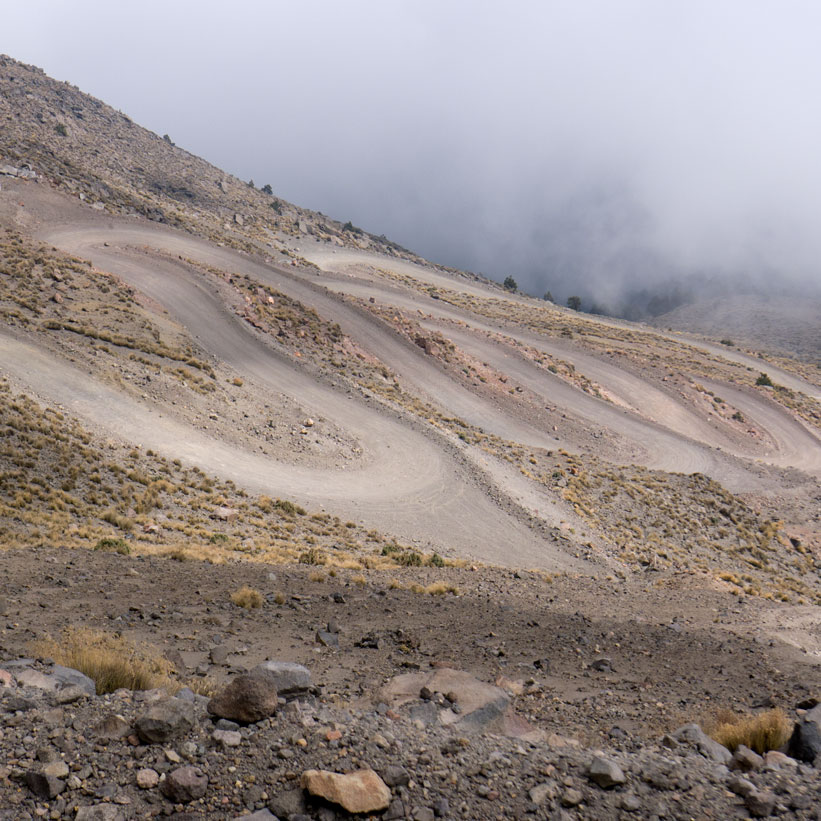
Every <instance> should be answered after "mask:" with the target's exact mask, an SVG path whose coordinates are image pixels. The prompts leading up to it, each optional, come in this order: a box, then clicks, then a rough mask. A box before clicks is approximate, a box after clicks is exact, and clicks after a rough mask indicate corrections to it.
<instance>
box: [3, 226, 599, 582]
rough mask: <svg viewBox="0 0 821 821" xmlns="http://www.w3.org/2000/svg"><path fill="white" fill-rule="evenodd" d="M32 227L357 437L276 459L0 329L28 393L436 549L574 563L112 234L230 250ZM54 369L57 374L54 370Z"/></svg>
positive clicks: (229, 260) (435, 455)
mask: <svg viewBox="0 0 821 821" xmlns="http://www.w3.org/2000/svg"><path fill="white" fill-rule="evenodd" d="M41 238H42V239H44V240H45V241H47V242H49V243H51V244H53V245H55V246H57V247H60V248H61V249H63V250H65V251H67V252H70V253H74V254H77V255H80V256H83V257H86V258H89V259H91V260H92V262H93V263H94V264H95V266H97V267H98V268H101V269H103V270H108V271H111V272H112V273H115V274H116V275H117V276H119V277H121V278H122V279H123V280H125V281H126V282H128V283H129V284H131V285H133V286H134V287H136V288H138V289H139V290H141V291H142V292H144V293H145V294H146V295H147V296H149V297H150V298H151V299H153V300H155V301H156V302H157V303H159V304H160V305H162V306H163V307H165V308H166V309H167V310H168V311H169V313H171V314H172V315H173V316H174V317H175V318H176V319H177V320H178V321H179V322H180V323H181V324H183V325H184V326H185V327H186V328H187V330H188V331H189V332H190V334H191V335H192V336H193V337H194V338H195V339H196V340H197V341H198V342H199V344H200V345H201V346H202V347H203V348H204V350H206V351H207V352H208V353H210V354H211V355H213V356H215V357H217V358H218V359H220V360H221V361H223V362H225V363H227V364H229V365H231V366H232V367H234V368H235V369H237V370H238V371H239V372H240V373H243V374H247V375H248V376H249V377H252V378H253V379H254V380H255V381H256V382H258V383H259V384H261V385H264V386H266V387H268V388H270V389H271V390H272V391H276V392H278V393H283V394H287V395H288V396H289V397H291V398H293V399H294V400H295V401H297V402H299V403H300V404H301V405H302V406H303V407H304V408H305V409H306V412H308V413H312V412H313V413H316V414H317V415H324V416H326V417H328V418H330V419H332V420H333V422H334V424H336V425H338V426H339V427H341V428H343V429H344V430H346V432H347V433H348V434H349V435H351V436H353V437H355V438H356V439H357V440H358V441H359V443H360V445H361V447H362V449H363V457H362V459H361V461H360V462H358V463H355V464H353V465H351V467H349V468H346V469H345V470H338V469H335V468H332V467H329V468H328V469H322V470H320V469H308V468H300V467H295V466H293V465H286V464H280V463H277V462H275V461H272V460H270V459H268V458H265V457H262V456H260V455H258V454H255V453H251V452H247V451H238V450H235V449H232V448H230V447H228V446H226V445H224V444H222V443H220V442H217V441H215V440H213V439H212V438H209V437H207V436H206V435H205V434H203V433H202V432H198V431H195V430H192V429H190V428H189V427H188V426H186V425H183V424H182V423H180V422H179V421H178V420H175V419H173V418H170V417H169V416H167V415H165V414H161V413H159V412H158V410H157V409H156V408H152V407H151V406H150V405H149V404H148V403H142V402H138V401H135V400H133V399H131V398H130V397H127V396H125V395H123V394H119V393H117V392H116V391H114V390H112V389H110V388H107V387H105V386H103V385H101V384H100V383H99V382H97V381H96V380H94V379H93V378H92V377H91V376H89V375H87V374H84V373H82V372H80V371H78V370H77V369H75V368H72V367H69V366H67V365H66V364H65V363H64V362H62V361H60V360H56V359H55V358H53V357H51V356H49V355H47V354H46V353H44V352H43V351H39V350H37V349H35V348H33V347H32V346H31V345H27V344H24V343H21V342H19V341H17V340H14V339H13V338H11V337H9V336H7V335H6V336H3V337H2V352H3V361H4V368H5V370H7V371H8V372H9V373H11V374H13V375H14V376H15V377H16V379H18V380H20V381H21V382H23V383H24V384H26V385H28V386H30V387H31V388H32V389H33V390H34V391H35V392H36V393H38V394H39V395H42V396H45V397H48V398H49V399H51V400H52V401H55V402H59V403H62V404H64V405H66V406H67V407H69V408H71V409H72V411H74V412H75V413H76V414H77V415H78V416H80V417H81V418H83V419H85V420H87V421H89V422H91V423H93V424H95V425H97V426H98V427H101V428H103V429H104V430H105V431H107V432H108V433H109V434H110V435H124V436H125V438H127V439H130V440H131V441H135V442H141V443H143V444H144V445H145V446H146V447H152V448H154V449H155V450H157V451H159V452H161V453H163V454H166V455H168V456H173V457H177V458H182V459H184V460H186V461H188V462H190V463H193V464H198V465H199V466H200V467H202V468H203V469H205V470H209V471H212V472H215V473H217V474H219V475H221V476H223V477H226V478H231V479H233V480H234V481H236V482H237V483H238V484H240V485H241V486H243V487H247V488H249V489H251V490H253V491H256V492H265V493H268V494H271V495H275V496H286V497H288V498H295V499H297V500H299V501H300V502H302V503H303V504H306V505H309V506H313V507H316V506H318V505H323V506H325V507H326V508H327V509H329V510H330V511H331V512H334V513H336V514H337V515H340V516H344V517H347V518H352V517H360V518H362V519H363V520H364V521H366V522H367V523H368V524H369V525H373V526H377V527H380V528H382V529H384V530H386V531H388V532H391V533H395V534H397V535H399V536H400V537H402V538H406V539H411V538H412V539H416V540H418V541H421V542H422V543H427V544H428V545H430V546H431V547H435V548H437V549H441V550H445V551H449V552H451V553H453V552H456V553H458V554H460V555H465V556H470V557H475V558H479V559H486V560H493V561H496V562H503V563H506V562H510V563H512V564H517V565H532V566H543V567H548V568H553V569H574V568H575V569H582V567H583V566H584V565H583V564H582V563H581V562H580V561H577V560H576V559H575V558H573V557H571V556H567V555H565V554H564V553H563V552H561V551H560V549H559V548H558V547H557V546H556V544H555V543H554V542H553V541H552V540H549V539H546V538H544V537H542V536H541V535H539V533H538V532H536V531H535V530H533V529H532V528H530V527H528V526H527V525H525V524H524V523H523V522H522V521H520V520H519V518H518V516H514V515H511V514H510V513H509V512H507V510H506V509H505V508H503V507H500V506H499V505H498V504H497V503H496V502H495V501H494V500H493V498H491V497H492V496H495V495H498V493H496V494H491V495H490V496H489V495H488V493H487V492H486V489H485V488H484V487H483V486H482V483H481V482H477V480H476V479H475V478H474V476H473V475H472V471H470V470H466V469H465V467H464V466H463V464H462V461H463V460H459V459H456V458H455V457H453V456H451V455H449V453H448V452H447V449H443V448H442V447H441V446H440V445H439V444H437V443H434V442H433V441H431V440H430V439H429V438H428V437H427V436H425V435H423V434H422V433H420V432H419V431H417V430H414V429H413V428H410V427H408V426H406V425H403V424H400V423H399V422H398V421H396V420H394V419H392V418H391V417H390V416H389V415H387V414H385V413H384V412H380V410H379V409H377V408H374V407H370V406H369V405H368V404H367V403H365V402H363V401H362V400H360V399H356V398H353V397H351V396H348V395H346V394H345V393H342V392H339V391H336V390H333V389H332V388H331V387H329V386H327V385H324V384H323V383H321V382H318V381H316V380H314V379H313V378H311V377H310V376H308V375H306V374H304V373H302V372H301V371H299V370H298V369H297V368H296V367H295V366H294V365H293V364H292V363H291V362H290V361H289V360H288V359H286V358H285V357H283V356H281V355H279V354H278V353H277V352H275V351H274V350H272V349H271V348H270V347H269V346H268V345H267V344H265V342H264V341H263V340H261V339H260V338H259V337H258V336H257V335H256V334H255V333H254V332H252V331H251V330H250V329H249V328H248V327H247V326H246V325H245V324H244V323H243V322H241V321H240V320H239V319H237V318H236V317H235V316H234V315H233V314H231V313H230V312H229V311H227V310H226V309H225V308H224V307H223V306H222V305H221V304H220V302H219V300H218V299H217V298H216V296H215V295H214V294H213V293H212V292H211V290H210V289H209V288H208V287H207V286H206V285H204V283H203V281H202V279H201V278H198V277H196V276H195V275H193V274H191V272H190V271H189V270H188V269H187V268H186V267H185V266H183V265H178V264H175V263H173V262H171V261H169V260H167V259H164V258H150V257H149V256H146V255H145V254H135V253H133V252H131V251H129V250H128V249H125V250H123V249H122V248H121V247H119V246H133V245H140V246H145V245H150V246H151V247H154V248H157V249H162V250H163V251H166V252H172V253H175V254H181V255H184V256H187V257H191V258H196V259H199V260H201V261H203V262H209V263H211V264H220V265H223V266H224V267H228V268H229V269H230V270H233V271H237V272H245V271H246V270H247V269H248V267H249V263H248V261H247V260H245V259H243V257H241V256H240V255H238V254H235V253H233V252H230V251H226V250H224V249H215V248H213V247H212V246H209V245H208V244H207V243H203V242H201V241H199V240H196V239H195V238H192V237H189V236H187V235H184V234H177V233H175V232H172V231H168V230H163V229H156V230H155V229H153V227H149V226H145V227H143V226H140V227H138V228H133V227H131V226H128V225H125V226H119V225H117V224H116V223H115V224H111V223H108V224H107V225H103V226H100V225H95V224H91V225H88V224H79V225H72V226H63V227H60V228H54V229H50V230H48V231H47V232H43V233H42V234H41ZM105 243H108V245H109V247H106V246H105ZM251 267H257V268H258V267H260V266H251ZM275 276H276V273H275V272H273V273H272V277H274V278H275ZM57 374H59V375H60V378H55V375H57ZM485 468H486V474H491V473H493V470H494V466H493V465H492V464H487V465H485ZM493 478H494V479H499V480H500V481H502V482H503V483H504V482H505V481H507V484H508V485H509V486H510V489H511V490H512V491H513V492H514V495H515V496H516V497H517V498H521V497H522V496H523V495H525V494H522V493H516V489H517V488H516V480H515V477H511V475H510V474H509V472H507V473H506V472H505V471H501V472H499V473H498V474H497V475H496V476H494V477H493ZM519 490H523V488H519ZM503 495H504V494H503ZM522 501H523V502H525V501H529V502H531V504H530V505H528V508H529V510H530V511H533V510H534V508H535V509H536V511H537V512H539V513H543V514H549V513H551V512H552V513H553V515H555V516H557V515H558V513H557V512H556V511H550V510H549V509H548V508H549V507H550V506H549V505H547V504H546V503H544V504H542V505H541V506H537V505H534V504H533V502H534V500H533V499H532V498H531V499H527V500H525V499H523V498H522ZM522 515H526V514H522ZM548 518H550V516H548ZM589 569H590V568H589V567H588V570H589Z"/></svg>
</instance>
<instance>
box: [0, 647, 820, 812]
mask: <svg viewBox="0 0 821 821" xmlns="http://www.w3.org/2000/svg"><path fill="white" fill-rule="evenodd" d="M0 683H2V685H3V686H2V688H0V727H1V728H2V729H0V742H1V743H2V750H3V760H2V765H1V766H0V807H2V809H0V818H2V819H15V821H16V819H30V818H53V819H60V818H70V819H80V820H84V821H92V820H97V819H99V821H115V820H116V819H123V820H124V819H136V818H153V817H171V818H176V819H195V818H209V819H210V818H213V819H234V818H254V819H271V818H279V819H282V820H283V821H285V820H286V819H287V821H304V820H306V819H322V821H331V819H336V818H347V817H350V816H351V815H362V816H369V817H379V818H383V819H405V818H407V819H414V821H428V819H430V820H431V821H432V819H435V818H470V819H485V818H487V819H491V818H492V819H511V818H599V819H604V818H681V819H684V818H715V819H728V818H746V817H750V816H752V817H756V818H763V817H768V816H771V815H779V816H785V817H793V818H806V819H810V818H818V817H819V812H821V809H820V808H819V806H818V803H817V796H818V794H819V790H821V770H819V769H817V768H816V767H815V766H814V765H813V763H812V762H813V760H814V759H815V756H816V755H817V754H818V753H819V751H821V706H819V707H815V708H814V709H810V710H808V711H806V710H800V711H799V714H800V718H799V721H798V723H797V725H796V730H795V733H794V735H793V738H792V739H791V741H790V744H789V747H788V750H789V752H790V754H791V755H789V756H788V755H786V754H784V753H782V752H775V751H772V752H768V753H766V754H765V755H764V756H763V757H762V756H758V755H756V754H755V753H753V752H752V751H750V750H748V749H747V748H745V747H740V748H739V749H738V750H737V751H736V753H735V755H731V754H730V752H729V751H728V750H727V749H726V748H725V747H723V746H721V745H720V744H718V743H717V742H715V741H713V740H712V739H710V738H708V737H707V736H706V735H705V734H704V733H703V732H702V731H701V730H700V728H699V727H698V725H695V724H691V725H687V726H684V727H682V728H680V729H679V730H678V731H676V732H674V733H672V734H670V735H665V736H664V737H663V738H661V739H659V740H658V741H651V742H643V741H641V740H638V739H635V738H631V737H630V736H628V735H627V734H626V733H624V732H618V731H614V732H613V733H612V734H611V736H612V737H611V743H610V745H609V746H608V748H607V749H606V750H593V749H584V748H582V746H581V745H580V744H579V743H578V742H577V741H575V740H573V739H568V738H563V737H561V736H558V735H556V734H552V735H549V736H548V735H546V734H545V733H544V732H542V731H539V730H537V729H535V728H534V727H532V726H530V725H529V724H528V723H527V722H526V721H525V720H524V719H523V718H521V717H520V716H517V715H516V714H515V712H514V711H513V708H512V701H511V698H510V696H509V695H508V694H507V693H506V692H505V691H504V689H502V688H499V687H496V686H494V685H489V684H486V683H483V682H480V681H478V680H477V679H475V678H474V677H472V676H470V675H468V674H466V673H463V672H460V671H455V670H451V669H449V668H446V667H438V668H434V669H431V670H427V671H417V672H413V673H406V674H403V675H400V676H398V677H395V678H394V679H393V680H391V681H390V682H389V683H388V684H387V685H386V686H385V687H383V688H382V690H381V691H380V693H379V695H378V696H377V698H376V699H374V703H372V704H368V705H360V706H358V707H352V706H350V705H349V704H346V703H343V702H342V701H341V700H340V699H339V697H338V695H336V694H334V693H332V692H327V691H325V690H324V689H323V688H321V687H318V686H316V685H315V684H314V683H313V681H312V679H311V674H310V672H309V670H308V669H307V668H306V667H304V666H302V665H299V664H294V663H290V662H266V663H263V664H262V665H259V666H258V667H256V668H253V669H252V670H251V671H250V672H248V673H243V674H240V675H237V676H234V677H233V678H231V679H230V680H229V682H228V684H227V685H225V686H223V687H221V688H220V689H219V690H218V691H217V692H216V693H215V694H214V695H212V696H211V697H206V696H203V695H198V694H195V693H194V692H192V691H191V690H188V689H182V690H180V691H178V692H177V693H176V695H173V696H172V695H170V694H169V693H168V692H166V691H165V690H158V689H155V690H146V691H131V690H126V689H120V690H117V691H115V692H113V693H110V694H107V695H102V696H98V695H96V694H95V685H94V682H93V681H91V679H89V678H87V677H86V676H84V675H83V674H82V673H80V672H78V671H76V670H72V669H69V668H66V667H62V666H59V665H52V664H48V663H44V662H42V661H35V660H32V659H18V660H12V661H7V662H4V663H2V665H0ZM420 685H421V686H420ZM440 688H441V689H440ZM443 690H446V692H443Z"/></svg>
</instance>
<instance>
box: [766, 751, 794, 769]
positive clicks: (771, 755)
mask: <svg viewBox="0 0 821 821" xmlns="http://www.w3.org/2000/svg"><path fill="white" fill-rule="evenodd" d="M797 766H798V761H796V760H795V759H794V758H791V757H790V756H788V755H785V754H784V753H782V752H779V751H778V750H768V751H767V752H766V753H764V768H765V769H769V770H780V769H782V768H784V767H786V768H787V769H795V768H796V767H797Z"/></svg>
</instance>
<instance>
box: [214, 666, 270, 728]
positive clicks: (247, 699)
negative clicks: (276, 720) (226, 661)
mask: <svg viewBox="0 0 821 821" xmlns="http://www.w3.org/2000/svg"><path fill="white" fill-rule="evenodd" d="M277 699H278V693H277V688H276V680H275V678H274V677H273V676H271V675H269V674H268V673H267V672H265V671H264V670H260V669H259V668H256V669H255V670H253V671H252V672H250V673H244V674H243V675H241V676H237V677H236V678H235V679H233V681H231V682H230V683H229V684H228V685H227V686H225V687H223V689H222V690H220V691H219V692H218V693H217V694H216V695H215V696H214V697H213V698H212V699H211V700H210V701H209V702H208V712H209V713H211V715H215V716H218V717H219V718H227V719H229V720H231V721H238V722H240V723H242V724H254V723H255V722H257V721H262V719H264V718H268V716H272V715H273V714H274V713H275V712H276V711H277V707H278V706H279V704H278V701H277Z"/></svg>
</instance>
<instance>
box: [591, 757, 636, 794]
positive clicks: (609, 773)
mask: <svg viewBox="0 0 821 821" xmlns="http://www.w3.org/2000/svg"><path fill="white" fill-rule="evenodd" d="M587 777H588V778H589V779H590V780H591V781H594V782H595V783H596V784H598V785H599V786H600V787H602V788H603V789H609V788H610V787H616V786H618V785H619V784H624V782H625V781H626V780H627V778H626V777H625V775H624V773H623V772H622V769H621V767H619V765H618V764H616V763H615V762H614V761H611V760H610V759H608V758H604V757H603V756H599V755H597V756H596V757H595V758H594V759H593V763H592V764H591V765H590V768H589V769H588V771H587Z"/></svg>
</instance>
